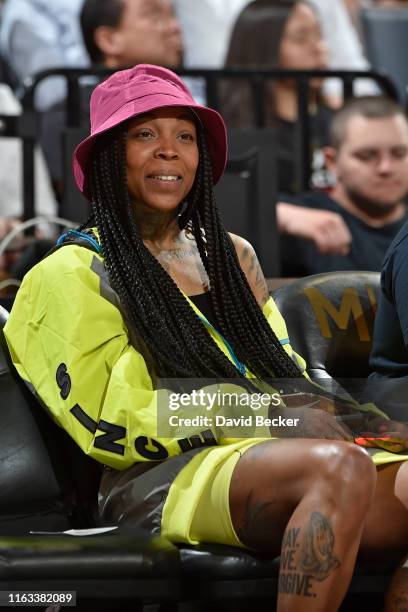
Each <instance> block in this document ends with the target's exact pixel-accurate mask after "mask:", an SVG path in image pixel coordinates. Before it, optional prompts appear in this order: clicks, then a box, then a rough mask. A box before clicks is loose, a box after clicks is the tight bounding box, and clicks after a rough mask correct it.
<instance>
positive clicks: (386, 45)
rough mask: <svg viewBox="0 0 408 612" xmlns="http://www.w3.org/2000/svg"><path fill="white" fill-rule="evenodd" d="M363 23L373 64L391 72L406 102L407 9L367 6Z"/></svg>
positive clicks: (366, 43) (368, 54)
mask: <svg viewBox="0 0 408 612" xmlns="http://www.w3.org/2000/svg"><path fill="white" fill-rule="evenodd" d="M361 23H362V28H363V34H364V40H365V46H366V49H367V56H368V60H369V62H370V64H371V65H372V66H373V67H374V68H375V69H377V70H383V71H385V72H387V73H388V75H389V76H390V77H391V78H392V79H393V81H394V82H395V84H396V85H397V87H398V90H399V95H400V99H401V100H402V101H404V100H405V99H406V88H407V85H408V71H407V67H406V57H407V55H408V8H386V7H381V8H379V7H377V8H367V9H364V10H362V12H361Z"/></svg>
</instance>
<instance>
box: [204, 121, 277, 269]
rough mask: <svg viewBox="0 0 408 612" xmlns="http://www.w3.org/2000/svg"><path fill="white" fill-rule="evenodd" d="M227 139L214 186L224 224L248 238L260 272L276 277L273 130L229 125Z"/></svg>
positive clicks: (274, 144) (274, 140)
mask: <svg viewBox="0 0 408 612" xmlns="http://www.w3.org/2000/svg"><path fill="white" fill-rule="evenodd" d="M228 142H229V158H228V163H227V168H226V172H225V174H224V176H223V177H222V179H221V180H220V182H219V184H218V185H217V186H216V189H215V192H216V197H217V202H218V206H219V209H220V212H221V217H222V219H223V223H224V226H225V228H226V229H227V230H228V231H230V232H233V233H235V234H238V235H240V236H243V237H244V238H246V239H247V240H249V241H250V242H251V244H252V245H253V246H254V248H255V250H256V251H257V255H258V257H259V260H260V263H261V266H262V269H263V271H264V274H265V275H266V276H268V277H277V276H279V272H280V265H279V248H278V246H279V245H278V233H277V229H276V180H275V148H276V137H275V132H274V130H272V129H266V128H265V129H231V130H229V132H228Z"/></svg>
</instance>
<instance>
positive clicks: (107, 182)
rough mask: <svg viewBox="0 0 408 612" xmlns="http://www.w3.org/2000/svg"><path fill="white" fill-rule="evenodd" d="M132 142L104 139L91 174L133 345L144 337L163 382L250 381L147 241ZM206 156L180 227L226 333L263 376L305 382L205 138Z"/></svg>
mask: <svg viewBox="0 0 408 612" xmlns="http://www.w3.org/2000/svg"><path fill="white" fill-rule="evenodd" d="M126 139H127V133H126V131H124V130H123V128H122V129H121V130H120V128H119V129H117V130H115V131H114V133H113V138H112V132H110V135H109V136H108V137H107V138H105V137H101V138H100V139H99V141H98V144H97V148H96V151H95V155H94V158H93V164H92V169H91V189H92V195H93V198H92V199H93V211H94V212H93V215H94V217H93V218H94V221H95V224H96V227H97V229H98V231H99V236H100V241H101V246H102V250H103V253H104V258H105V265H106V268H107V270H108V273H109V276H110V279H111V283H112V286H113V288H114V289H115V291H116V292H117V294H118V297H119V300H120V303H121V306H122V308H123V311H124V315H125V318H126V321H127V325H128V327H129V330H130V333H131V334H132V339H133V336H135V337H136V339H137V341H138V343H139V344H140V346H141V347H142V349H141V350H142V353H143V354H144V356H145V357H146V358H147V361H148V362H150V365H151V367H153V366H152V364H154V374H155V375H157V376H160V377H167V378H173V377H180V378H220V377H222V378H242V375H241V374H240V373H239V371H238V370H237V368H236V367H235V366H234V365H233V364H232V363H231V362H230V360H229V359H228V358H227V357H226V356H225V355H224V353H223V352H222V351H221V350H220V349H219V348H218V346H217V345H216V344H215V342H214V341H213V340H212V338H211V337H210V335H209V334H208V332H207V330H206V329H205V326H204V325H203V323H202V322H201V321H200V319H199V317H198V316H197V315H196V314H195V312H194V311H193V309H192V308H191V307H190V305H189V303H188V301H187V300H186V298H185V297H184V295H183V294H182V293H181V291H180V290H179V288H178V287H177V285H176V283H175V282H174V281H173V279H172V278H171V277H170V276H169V274H167V272H166V271H165V270H164V268H163V267H162V265H161V264H160V262H159V261H158V260H157V259H156V258H155V257H154V256H153V255H152V254H151V253H150V251H149V249H148V248H147V247H146V246H145V245H144V243H143V240H142V239H141V237H140V232H139V229H138V226H137V223H136V219H135V216H134V212H133V203H132V201H131V198H130V196H129V192H128V188H127V176H126ZM199 152H200V164H199V167H198V170H197V173H196V179H195V182H194V186H193V188H192V190H191V192H190V194H189V197H188V201H186V202H185V203H183V207H184V208H183V210H182V211H181V214H180V217H179V225H180V228H185V227H186V226H187V225H188V226H189V227H191V229H192V232H193V234H194V237H195V240H196V244H197V248H198V251H199V253H200V256H201V259H202V261H203V265H204V267H205V269H206V271H207V274H208V277H209V280H210V288H211V292H210V294H211V299H212V304H213V307H214V312H215V315H216V319H217V323H218V326H219V329H220V331H221V332H222V333H223V334H224V335H225V337H226V338H228V341H229V342H230V343H231V345H232V347H233V349H234V350H235V352H236V354H237V356H238V358H239V359H240V360H241V361H242V362H243V363H245V364H246V365H247V366H248V367H249V369H250V370H251V372H252V373H253V374H254V375H255V376H257V377H258V378H261V379H266V378H268V377H273V376H280V377H290V378H293V377H298V376H299V375H300V372H299V370H298V368H297V367H296V366H295V364H294V363H293V362H292V360H291V359H290V357H289V356H288V355H287V354H286V352H285V351H284V349H283V348H282V347H281V345H280V343H279V340H278V339H277V337H276V335H275V334H274V332H273V331H272V330H271V328H270V326H269V324H268V323H267V321H266V319H265V317H264V315H263V314H262V312H261V310H260V308H259V306H258V304H257V302H256V300H255V297H254V295H253V293H252V291H251V289H250V287H249V285H248V283H247V281H246V277H245V275H244V273H243V272H242V269H241V267H240V265H239V262H238V258H237V255H236V252H235V248H234V245H233V244H232V241H231V239H230V237H229V235H228V234H227V232H226V231H225V230H224V228H223V226H222V223H221V220H220V218H219V215H218V211H217V207H216V203H215V198H214V194H213V189H212V172H211V163H210V159H209V154H208V152H207V147H206V143H205V140H204V135H203V134H202V133H200V135H199ZM92 220H93V219H92ZM88 221H89V220H88ZM84 226H86V227H88V225H87V224H84ZM84 226H83V227H84ZM163 304H165V305H166V308H163Z"/></svg>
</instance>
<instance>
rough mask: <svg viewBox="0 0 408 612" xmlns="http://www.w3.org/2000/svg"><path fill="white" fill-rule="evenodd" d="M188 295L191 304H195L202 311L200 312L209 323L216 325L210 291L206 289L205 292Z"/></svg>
mask: <svg viewBox="0 0 408 612" xmlns="http://www.w3.org/2000/svg"><path fill="white" fill-rule="evenodd" d="M188 297H189V299H190V300H191V301H192V302H193V304H195V305H196V306H197V308H198V309H199V310H200V311H201V312H202V314H203V315H204V316H205V317H206V319H207V320H208V321H209V322H210V323H211V325H213V326H214V327H217V321H216V318H215V312H214V308H213V305H212V303H211V299H210V292H209V291H206V292H205V293H199V294H198V295H189V296H188Z"/></svg>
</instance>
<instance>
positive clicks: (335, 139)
mask: <svg viewBox="0 0 408 612" xmlns="http://www.w3.org/2000/svg"><path fill="white" fill-rule="evenodd" d="M330 140H331V146H330V147H326V148H325V156H326V163H327V166H328V167H329V168H330V170H331V172H332V173H333V176H335V178H336V184H335V186H334V187H333V189H332V190H331V191H330V192H329V193H325V192H321V191H320V192H319V191H310V192H308V193H304V194H300V195H299V196H295V197H294V196H292V195H287V194H281V195H280V200H281V202H280V204H278V208H279V209H280V214H281V216H283V215H284V214H286V216H287V217H288V220H287V224H286V226H285V233H284V235H283V236H282V271H283V274H284V275H287V276H306V275H308V274H318V273H320V272H330V271H336V270H373V271H379V270H380V268H381V264H382V261H383V258H384V256H385V253H386V251H387V249H388V247H389V245H390V243H391V242H392V240H393V239H394V237H395V236H396V234H397V233H398V232H399V230H400V229H401V227H402V226H403V225H404V222H405V221H406V219H407V211H406V205H405V199H406V197H407V194H408V122H407V119H406V116H405V114H404V111H403V109H402V108H401V107H400V106H399V105H398V103H397V102H395V101H393V100H390V99H388V98H383V97H374V96H373V97H370V96H367V97H361V98H355V99H352V100H350V101H349V102H347V103H346V104H345V106H344V107H343V108H342V109H341V110H339V111H338V112H337V113H336V115H335V116H334V118H333V121H332V124H331V129H330ZM293 204H295V205H296V206H297V211H298V215H296V214H295V213H294V212H293ZM287 206H288V207H290V209H291V215H290V217H289V215H288V214H287V211H286V210H285V207H287ZM312 209H314V210H312ZM310 212H314V213H317V212H325V213H327V212H331V213H332V214H333V215H336V216H337V217H338V224H337V227H334V225H333V228H332V229H330V228H328V229H327V228H326V229H324V228H322V231H320V232H316V236H315V239H314V240H313V241H312V240H310V239H309V238H310V232H309V234H308V233H307V230H306V226H307V216H308V215H309V214H310ZM295 226H297V227H295ZM302 228H303V229H302ZM302 232H303V236H302ZM305 238H307V239H305Z"/></svg>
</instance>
